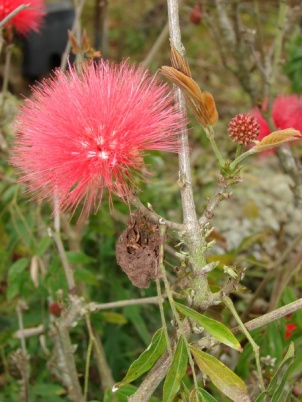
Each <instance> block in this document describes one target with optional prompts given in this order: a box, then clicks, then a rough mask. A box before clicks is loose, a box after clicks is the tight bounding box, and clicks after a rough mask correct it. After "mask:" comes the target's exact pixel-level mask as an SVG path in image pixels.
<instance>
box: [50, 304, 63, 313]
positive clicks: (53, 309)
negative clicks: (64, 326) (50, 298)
mask: <svg viewBox="0 0 302 402" xmlns="http://www.w3.org/2000/svg"><path fill="white" fill-rule="evenodd" d="M49 312H50V314H52V315H54V316H55V317H60V315H61V312H62V307H61V306H60V305H59V303H58V302H53V303H51V304H50V305H49Z"/></svg>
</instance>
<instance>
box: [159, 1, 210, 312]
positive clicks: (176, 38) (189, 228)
mask: <svg viewBox="0 0 302 402" xmlns="http://www.w3.org/2000/svg"><path fill="white" fill-rule="evenodd" d="M167 5H168V18H169V31H170V41H171V45H173V46H174V47H175V48H176V50H177V51H178V52H179V53H180V55H183V54H184V47H183V45H182V43H181V33H180V26H179V13H178V0H167ZM174 90H175V95H176V100H177V104H178V105H179V109H180V110H181V112H182V113H183V114H185V101H184V97H183V95H182V92H181V90H180V89H179V88H176V87H175V88H174ZM180 143H181V149H180V152H179V157H178V162H179V187H180V192H181V201H182V211H183V221H184V224H185V226H186V231H185V233H184V234H183V235H184V239H185V242H186V245H187V247H188V250H189V259H190V263H191V266H192V270H193V272H194V275H195V278H193V279H192V284H191V287H192V289H193V291H194V292H195V300H196V303H197V304H198V305H199V306H203V307H204V308H206V307H207V306H208V305H209V304H211V291H210V288H209V284H208V280H207V277H206V276H205V275H198V272H199V271H200V270H201V268H202V267H203V266H204V265H205V264H206V260H205V256H204V246H205V239H203V238H202V236H201V235H200V227H199V223H198V218H197V213H196V208H195V203H194V197H193V189H192V175H191V166H190V152H189V140H188V130H187V127H186V126H184V127H182V130H181V134H180Z"/></svg>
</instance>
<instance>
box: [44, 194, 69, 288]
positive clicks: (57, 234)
mask: <svg viewBox="0 0 302 402" xmlns="http://www.w3.org/2000/svg"><path fill="white" fill-rule="evenodd" d="M54 229H55V230H54V232H52V231H49V235H50V237H52V238H53V239H54V242H55V244H56V246H57V249H58V253H59V256H60V259H61V262H62V265H63V269H64V273H65V278H66V281H67V285H68V290H69V292H70V293H74V292H75V291H76V283H75V279H74V275H73V269H72V268H71V266H70V264H69V261H68V258H67V255H66V252H65V248H64V245H63V242H62V238H61V232H60V229H61V224H60V207H59V200H58V198H57V196H56V195H54Z"/></svg>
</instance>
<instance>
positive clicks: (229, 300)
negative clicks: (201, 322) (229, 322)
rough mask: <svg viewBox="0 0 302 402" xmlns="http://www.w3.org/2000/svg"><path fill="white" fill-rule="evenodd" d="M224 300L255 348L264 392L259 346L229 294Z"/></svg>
mask: <svg viewBox="0 0 302 402" xmlns="http://www.w3.org/2000/svg"><path fill="white" fill-rule="evenodd" d="M222 301H223V302H224V304H225V305H226V306H227V308H228V309H229V310H230V311H231V313H232V314H233V316H234V318H235V320H236V321H237V323H238V325H239V326H240V329H241V331H242V332H243V333H244V335H245V336H246V338H247V339H248V341H249V342H250V344H251V346H252V348H253V351H254V355H255V360H256V367H257V373H258V379H259V382H260V387H261V391H262V392H263V391H265V386H264V381H263V376H262V371H261V366H260V355H259V346H258V345H257V344H256V342H255V341H254V339H253V338H252V336H251V335H250V333H249V331H248V330H247V329H246V327H245V325H244V324H243V322H242V321H241V318H240V317H239V315H238V313H237V311H236V309H235V307H234V304H233V302H232V300H231V299H230V298H229V297H228V296H225V297H224V298H223V299H222Z"/></svg>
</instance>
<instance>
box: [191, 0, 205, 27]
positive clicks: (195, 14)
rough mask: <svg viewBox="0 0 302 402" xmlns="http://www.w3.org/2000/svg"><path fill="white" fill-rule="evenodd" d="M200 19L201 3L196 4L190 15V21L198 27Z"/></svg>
mask: <svg viewBox="0 0 302 402" xmlns="http://www.w3.org/2000/svg"><path fill="white" fill-rule="evenodd" d="M201 19H202V9H201V2H199V3H196V4H195V6H194V8H193V9H192V11H191V13H190V21H191V22H192V24H194V25H199V24H200V22H201Z"/></svg>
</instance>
